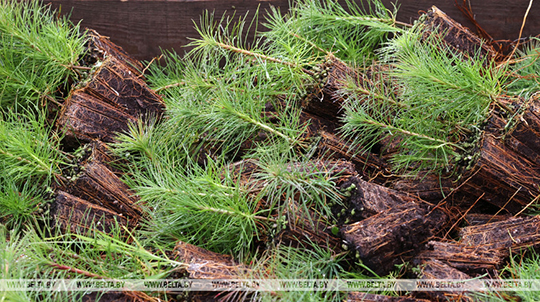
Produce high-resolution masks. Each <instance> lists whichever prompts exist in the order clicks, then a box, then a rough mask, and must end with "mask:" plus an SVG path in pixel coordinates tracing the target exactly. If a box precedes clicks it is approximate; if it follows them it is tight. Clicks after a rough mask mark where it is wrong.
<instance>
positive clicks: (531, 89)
mask: <svg viewBox="0 0 540 302" xmlns="http://www.w3.org/2000/svg"><path fill="white" fill-rule="evenodd" d="M4 3H5V4H4ZM4 3H3V4H2V5H3V6H5V7H3V8H5V9H3V10H2V12H1V13H0V14H2V15H0V16H2V18H0V25H1V26H3V27H2V28H0V33H1V34H2V35H1V38H2V43H3V44H2V46H6V47H2V52H3V54H4V56H5V57H0V60H1V61H0V62H2V63H3V64H0V68H5V70H3V71H2V72H3V73H5V74H6V75H7V76H6V80H5V82H4V87H6V88H5V91H6V92H5V93H4V92H2V94H1V95H0V96H1V97H2V106H3V107H2V108H3V109H2V110H3V119H2V124H1V126H2V127H1V128H0V130H1V131H0V134H1V135H2V136H0V141H1V143H2V144H1V146H0V159H1V160H2V161H3V163H5V164H4V165H2V167H4V168H2V169H3V170H5V173H4V174H3V175H5V177H3V178H2V181H3V182H5V184H4V183H2V188H3V191H2V198H1V199H0V207H2V208H5V209H6V212H5V213H7V214H3V216H2V218H1V219H2V223H8V224H7V225H8V228H9V229H10V231H4V229H1V233H0V237H1V239H2V240H1V241H0V244H1V245H2V247H3V248H5V251H6V252H5V253H4V258H5V259H19V264H18V265H17V266H15V267H13V266H10V265H8V264H7V263H9V262H0V265H2V266H1V267H0V271H1V272H2V277H3V278H20V277H21V276H22V277H25V278H30V277H54V276H59V277H63V278H70V279H86V278H94V279H107V278H124V279H134V278H158V279H159V278H165V277H173V278H191V279H197V278H198V279H231V278H232V279H340V278H342V279H354V278H368V277H373V276H376V277H380V276H383V278H384V276H386V277H388V278H395V277H401V276H411V275H410V274H411V273H412V271H420V272H421V274H420V275H419V276H420V277H421V278H444V277H448V276H450V277H453V278H469V277H479V276H481V277H485V276H486V275H485V274H486V273H489V274H491V275H494V276H496V275H498V272H499V270H500V269H501V268H503V267H504V265H505V261H506V259H508V258H509V256H510V255H509V253H508V251H512V252H514V253H515V252H521V251H523V250H525V249H527V248H529V247H536V246H537V245H538V240H537V239H536V237H537V236H535V234H536V230H537V229H538V227H537V224H538V222H537V218H536V217H533V218H528V219H527V218H512V219H509V215H498V214H507V213H511V214H518V215H519V214H522V213H523V212H524V211H525V210H526V209H527V207H530V206H531V205H533V204H534V203H535V202H536V200H537V199H536V198H534V196H536V195H538V194H539V192H537V191H538V188H537V186H536V185H534V183H535V180H536V177H538V176H537V175H538V173H537V171H536V167H535V165H534V163H535V162H536V160H538V157H537V156H536V155H535V154H536V153H531V152H528V151H524V150H533V151H534V150H536V145H535V144H536V140H535V139H534V137H535V133H538V132H537V131H536V130H535V129H536V128H535V127H536V126H537V125H538V123H537V121H536V118H535V117H536V113H535V112H536V108H537V107H536V106H537V105H536V98H535V95H534V93H535V84H534V79H535V77H534V76H530V74H533V73H534V72H535V68H538V66H539V65H538V63H537V59H538V56H537V55H536V56H535V54H537V53H538V52H537V49H538V48H537V47H535V46H534V44H531V46H530V49H526V50H524V53H523V54H522V55H523V60H522V61H521V62H520V63H517V64H516V65H515V66H514V65H508V64H499V65H497V63H500V62H497V61H496V60H498V59H499V58H500V57H499V55H498V54H493V52H494V50H493V49H491V48H489V47H488V48H486V47H485V46H483V45H482V43H481V40H480V39H479V38H477V37H476V36H475V35H474V34H472V33H471V32H469V31H468V30H466V29H465V28H463V27H462V26H460V25H459V24H457V23H455V22H453V21H452V20H451V19H449V18H448V16H446V15H444V13H442V12H441V11H440V10H438V9H436V8H435V7H434V8H432V10H430V11H429V12H428V13H427V14H426V15H425V16H424V17H422V18H421V19H420V20H419V21H418V22H416V23H415V24H414V25H409V24H404V23H401V22H398V21H396V18H395V15H396V11H397V10H396V9H394V10H393V11H391V10H389V9H387V8H385V7H384V6H383V4H382V3H381V2H380V1H377V0H372V1H369V2H367V3H364V5H363V6H358V5H356V4H355V3H354V2H352V1H346V6H341V5H340V4H338V3H337V2H334V1H326V0H324V1H317V0H300V1H297V2H296V3H293V4H292V7H291V9H290V11H289V12H288V13H287V14H286V15H283V14H282V13H281V11H280V10H279V9H277V8H274V9H271V10H270V12H269V14H268V16H267V19H266V23H265V24H264V25H265V27H266V31H262V32H259V31H256V32H257V34H256V37H255V39H254V40H253V41H250V40H249V42H248V39H247V38H246V36H245V35H246V33H248V32H250V31H251V27H252V26H255V22H257V20H256V19H255V20H253V21H251V23H250V22H249V21H248V18H247V16H244V17H242V18H240V21H239V22H233V21H231V20H230V19H227V18H226V17H223V18H222V19H221V20H215V19H214V17H213V16H212V15H211V14H205V15H203V16H202V18H201V23H200V25H198V27H197V28H198V30H199V33H200V35H201V37H200V38H198V39H195V40H193V42H192V44H191V45H190V46H191V47H192V49H193V50H192V51H190V52H189V53H188V54H186V55H184V56H180V55H178V54H176V53H173V52H165V53H164V59H163V61H162V63H161V64H153V65H151V66H150V67H149V69H148V70H149V72H150V73H149V74H148V75H143V74H142V70H143V69H144V67H143V66H142V65H141V64H140V63H139V62H137V61H135V60H133V59H130V58H129V56H128V55H127V54H126V53H125V52H123V51H122V50H121V49H120V48H118V47H117V46H115V45H114V44H112V43H111V42H110V41H108V40H107V39H106V38H104V37H102V36H100V35H99V34H97V33H95V32H93V31H87V32H85V33H79V28H78V26H76V25H73V24H70V23H69V22H68V21H67V19H61V20H57V19H56V18H55V17H54V16H55V14H54V13H53V12H51V11H50V10H49V9H48V8H47V7H42V6H39V5H38V4H36V3H34V2H31V3H25V2H22V3H19V2H17V1H7V2H4ZM28 12H30V13H28ZM37 17H39V18H37ZM21 21H24V22H21ZM14 25H17V26H14ZM28 25H35V28H32V27H30V29H29V30H28V31H27V32H25V29H26V28H28ZM62 28H66V33H65V34H64V35H63V36H62V37H64V38H61V37H59V36H55V35H52V34H51V32H52V33H55V34H59V35H60V33H62V32H63V31H61V30H60V29H62ZM15 33H17V34H15ZM41 36H44V37H47V38H51V39H52V40H51V41H48V40H47V39H45V38H37V37H41ZM452 37H454V38H455V39H452ZM456 37H457V38H456ZM64 40H70V41H71V42H70V43H71V44H70V43H68V42H65V43H64V42H63V41H64ZM456 41H457V42H456ZM40 43H41V44H40ZM478 43H480V44H478ZM48 44H51V45H48ZM53 44H54V47H53ZM64 46H65V47H66V48H62V47H64ZM57 48H62V50H61V51H58V50H57ZM72 49H78V52H77V54H76V55H74V56H73V57H69V59H61V58H62V56H61V55H60V54H62V53H64V52H65V53H66V54H67V53H68V50H69V52H70V53H72V52H73V51H72ZM54 51H56V52H54ZM517 53H518V54H520V55H521V53H519V52H517ZM43 56H44V57H43ZM23 57H28V58H35V61H31V60H28V59H22V58H23ZM62 60H63V61H62ZM4 61H5V63H4ZM505 62H506V61H505ZM26 64H28V65H26ZM10 68H11V69H10ZM41 69H43V70H41ZM511 69H513V70H511ZM57 70H60V71H61V72H60V71H57ZM509 70H511V72H509ZM21 71H25V72H21ZM36 73H37V74H41V75H49V74H50V75H51V78H49V79H48V81H47V83H45V84H43V83H41V81H42V80H44V79H45V80H46V79H47V77H44V76H41V77H39V78H38V77H32V76H33V74H36ZM516 74H518V75H519V76H516ZM53 75H54V77H52V76H53ZM531 79H532V81H531ZM145 80H147V81H148V82H149V83H150V85H151V86H152V87H153V88H154V89H155V91H156V92H157V93H158V94H159V95H161V96H162V97H163V101H161V99H160V97H159V96H158V95H157V94H156V93H154V92H153V91H152V90H150V89H149V88H148V87H147V86H146V84H145ZM530 82H532V83H530ZM21 83H24V85H23V86H21ZM23 88H24V89H23ZM4 97H5V100H4ZM165 108H166V109H165ZM164 109H165V110H164ZM529 126H530V127H529ZM514 173H519V174H514ZM4 197H5V198H4ZM493 206H495V207H493ZM49 208H50V211H49V212H47V210H48V209H49ZM486 211H487V212H488V213H490V214H493V213H495V212H496V214H495V215H490V217H489V218H488V219H487V220H486V219H484V220H483V221H481V222H480V223H479V225H476V226H468V227H466V228H462V229H461V231H460V232H459V233H458V232H455V231H456V230H457V227H458V226H459V225H460V222H462V221H465V220H467V219H468V218H465V219H464V217H470V215H477V216H475V217H477V218H478V217H480V216H479V214H485V213H484V212H486ZM467 215H469V216H467ZM516 216H517V215H516ZM39 217H41V218H39ZM476 220H478V221H480V220H481V219H480V218H478V219H476ZM467 221H468V222H471V221H473V219H468V220H467ZM21 222H23V223H24V224H23V226H22V227H19V226H18V224H19V223H21ZM22 231H24V232H22ZM456 233H457V234H456ZM514 235H516V236H518V238H519V242H516V241H515V240H513V238H514V237H515V236H514ZM483 236H488V237H489V236H491V237H493V236H494V237H496V238H498V240H497V241H496V242H493V243H491V242H488V241H485V240H483V238H484V237H483ZM459 237H462V239H461V241H459V240H458V239H459ZM440 238H443V239H448V240H444V241H439V239H440ZM450 238H452V239H450ZM30 243H32V244H30ZM25 247H26V250H25ZM409 261H410V263H412V264H413V265H418V268H419V270H409V269H408V268H410V267H409V266H408V265H407V263H408V262H409ZM385 294H391V293H381V295H371V294H361V293H360V294H352V293H351V294H350V295H348V296H347V295H346V293H343V292H338V291H326V292H325V291H313V292H295V291H289V292H271V291H268V292H267V291H259V290H258V289H257V288H253V289H251V290H250V291H247V292H237V291H233V290H231V291H224V292H221V293H219V294H217V296H216V293H212V294H210V293H204V292H199V293H197V292H189V293H178V292H163V293H154V294H152V295H149V294H145V293H141V292H135V293H131V294H128V293H116V294H112V295H109V296H107V295H105V296H103V297H102V298H103V299H115V297H116V298H118V297H120V298H122V299H128V298H130V297H131V298H133V299H139V300H147V301H151V300H154V301H157V299H173V298H176V299H177V300H182V299H188V300H204V299H214V298H219V299H222V300H272V301H274V300H282V301H293V300H313V299H316V300H321V301H342V300H344V299H345V298H347V299H349V300H355V299H356V300H358V299H372V300H377V299H386V298H387V299H394V300H396V301H406V300H407V299H409V300H411V301H414V300H418V301H421V299H415V298H412V297H392V298H389V297H388V296H386V295H385ZM392 294H394V295H396V293H392ZM404 294H405V293H404ZM2 295H4V296H6V297H8V298H14V296H13V297H12V296H11V295H12V293H5V294H4V293H3V294H2ZM33 295H34V294H31V293H30V294H25V296H24V297H22V298H23V299H33V298H35V296H33ZM36 295H38V294H36ZM66 295H67V296H68V298H71V299H73V298H75V297H80V298H90V299H97V298H100V297H95V296H92V295H86V293H84V292H81V293H80V294H73V293H66ZM114 295H118V296H114ZM445 296H446V297H448V296H452V293H450V294H448V293H446V294H444V293H443V294H436V293H434V294H433V295H430V298H431V299H443V298H444V297H445ZM45 298H47V299H51V300H54V299H58V300H61V299H63V298H65V297H64V296H61V295H58V296H55V295H54V294H51V295H50V296H47V297H45ZM454 298H456V299H459V298H460V296H459V295H457V296H454Z"/></svg>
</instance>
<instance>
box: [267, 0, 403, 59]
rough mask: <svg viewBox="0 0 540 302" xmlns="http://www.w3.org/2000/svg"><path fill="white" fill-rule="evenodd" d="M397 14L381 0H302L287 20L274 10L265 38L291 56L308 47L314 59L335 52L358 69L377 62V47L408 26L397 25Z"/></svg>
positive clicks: (287, 15) (278, 11) (293, 4)
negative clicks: (375, 60) (357, 1)
mask: <svg viewBox="0 0 540 302" xmlns="http://www.w3.org/2000/svg"><path fill="white" fill-rule="evenodd" d="M396 13H397V8H396V7H394V10H393V11H390V10H389V9H387V8H386V7H385V6H384V5H383V4H382V2H380V1H379V0H368V1H365V2H364V1H362V2H360V5H359V4H357V3H356V2H354V1H350V0H347V1H346V3H345V6H342V5H341V4H339V3H338V2H337V1H331V0H323V1H319V0H300V1H295V2H294V3H292V4H291V8H290V10H289V12H288V13H287V14H286V15H285V16H282V14H281V12H280V10H279V9H278V8H272V9H271V11H270V14H269V15H268V17H267V23H266V24H265V25H266V27H267V28H268V29H270V31H268V32H264V33H262V34H263V36H265V37H268V38H269V39H270V40H271V43H273V44H276V45H277V46H278V47H281V48H283V50H285V51H286V53H287V55H289V56H290V55H294V53H295V51H297V49H298V48H302V47H303V48H306V47H307V48H308V49H309V50H310V55H311V56H314V57H316V55H317V52H321V51H322V52H324V53H325V54H328V53H330V52H332V53H333V54H334V55H335V56H336V57H338V58H340V59H342V60H344V61H346V62H348V63H350V64H352V65H355V63H363V62H366V61H370V60H372V59H374V58H375V57H376V53H375V50H376V49H377V48H378V47H380V46H381V45H382V44H384V43H385V42H387V41H388V39H389V38H391V37H393V36H394V35H395V34H399V33H401V32H402V31H403V30H402V28H403V27H407V26H408V25H407V24H403V23H400V22H397V21H396V18H395V16H396ZM308 41H309V42H308ZM310 46H311V47H310ZM300 53H302V54H304V53H306V52H305V51H303V52H300ZM318 55H321V54H320V53H319V54H318Z"/></svg>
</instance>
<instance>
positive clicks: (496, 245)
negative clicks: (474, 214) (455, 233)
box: [459, 216, 540, 256]
mask: <svg viewBox="0 0 540 302" xmlns="http://www.w3.org/2000/svg"><path fill="white" fill-rule="evenodd" d="M459 235H460V237H461V241H460V243H461V244H463V245H469V246H475V247H479V248H480V247H481V248H484V249H487V250H490V251H498V252H500V253H503V254H504V255H506V256H508V255H509V253H510V251H511V252H512V253H515V252H518V251H520V250H523V249H527V248H531V247H533V248H536V247H538V245H539V244H540V216H528V217H518V218H510V219H507V220H503V221H497V222H491V223H487V224H483V225H475V226H468V227H465V228H462V229H461V231H460V232H459Z"/></svg>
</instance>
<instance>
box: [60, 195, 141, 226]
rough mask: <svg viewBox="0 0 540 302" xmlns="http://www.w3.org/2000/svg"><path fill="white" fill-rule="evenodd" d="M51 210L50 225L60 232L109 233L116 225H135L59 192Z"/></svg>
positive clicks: (102, 208) (94, 205) (115, 214)
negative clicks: (51, 218) (90, 231)
mask: <svg viewBox="0 0 540 302" xmlns="http://www.w3.org/2000/svg"><path fill="white" fill-rule="evenodd" d="M51 210H52V217H53V221H52V224H53V225H54V226H56V227H59V228H60V229H61V230H62V231H66V230H69V231H71V232H74V233H75V232H77V231H89V230H91V229H96V230H99V231H101V232H105V233H109V232H111V231H112V229H113V228H114V226H115V225H116V224H118V225H120V226H125V227H128V226H129V227H133V225H134V223H135V222H132V221H129V220H128V218H127V217H124V216H122V215H120V214H118V213H116V212H114V211H111V210H109V209H106V208H104V207H101V206H99V205H96V204H93V203H90V202H88V201H86V200H84V199H81V198H78V197H75V196H73V195H71V194H69V193H66V192H64V191H60V190H58V191H57V195H56V198H55V200H54V203H53V205H52V209H51Z"/></svg>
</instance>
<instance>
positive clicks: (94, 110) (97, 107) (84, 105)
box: [57, 89, 137, 146]
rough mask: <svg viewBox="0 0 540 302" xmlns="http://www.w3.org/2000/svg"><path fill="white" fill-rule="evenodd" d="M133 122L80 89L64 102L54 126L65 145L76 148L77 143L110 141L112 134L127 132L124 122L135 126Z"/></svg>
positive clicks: (125, 115) (126, 115)
mask: <svg viewBox="0 0 540 302" xmlns="http://www.w3.org/2000/svg"><path fill="white" fill-rule="evenodd" d="M136 120H137V119H136V118H135V117H133V116H131V115H129V114H127V113H125V112H124V111H123V110H120V109H119V108H116V107H114V106H112V105H110V104H108V103H106V102H104V101H102V100H100V99H98V98H95V97H93V96H91V95H89V94H87V93H86V92H84V90H82V89H80V90H76V91H74V92H72V94H71V95H70V97H69V98H68V99H67V100H66V102H65V104H64V107H63V109H62V111H61V113H60V117H59V118H58V121H57V124H58V125H59V128H60V129H61V131H62V132H63V133H64V134H65V136H66V140H67V141H68V144H73V145H75V146H76V145H78V144H79V142H80V141H84V142H89V141H91V140H101V141H103V142H108V143H110V142H114V141H115V136H116V133H121V132H125V131H127V130H128V123H130V122H131V123H135V122H136Z"/></svg>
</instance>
